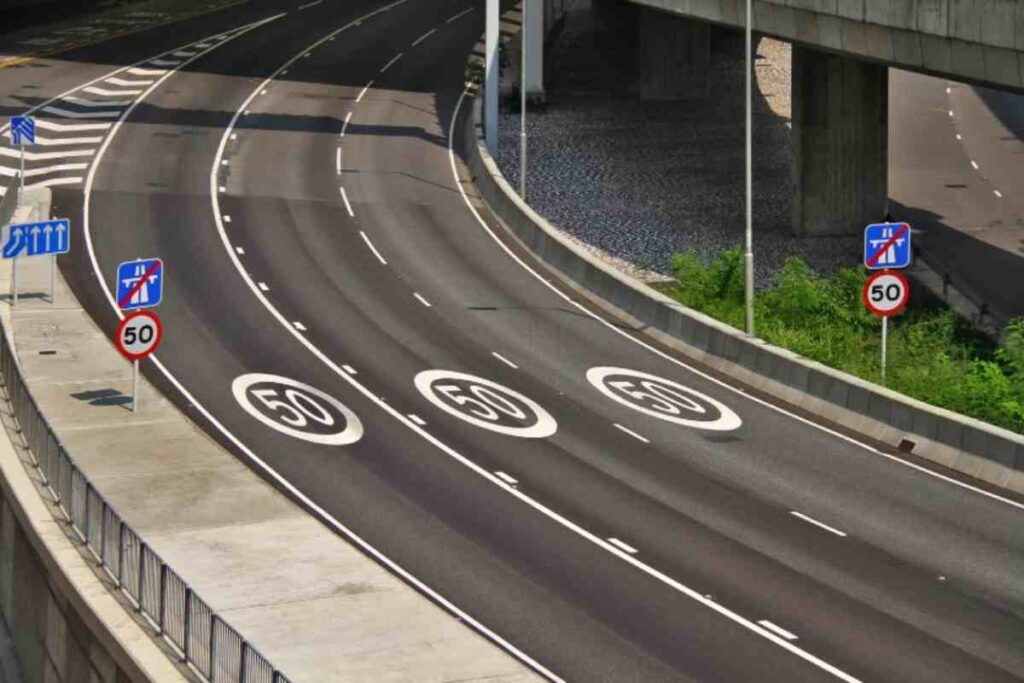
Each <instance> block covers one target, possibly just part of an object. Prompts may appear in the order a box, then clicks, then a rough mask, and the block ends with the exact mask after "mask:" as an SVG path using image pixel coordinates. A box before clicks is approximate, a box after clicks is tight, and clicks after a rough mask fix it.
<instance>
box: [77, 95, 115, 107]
mask: <svg viewBox="0 0 1024 683" xmlns="http://www.w3.org/2000/svg"><path fill="white" fill-rule="evenodd" d="M63 101H64V102H71V103H72V104H74V105H75V106H76V107H127V106H128V105H129V104H131V103H132V101H131V100H87V99H85V98H84V97H76V96H75V95H68V96H67V97H65V98H63Z"/></svg>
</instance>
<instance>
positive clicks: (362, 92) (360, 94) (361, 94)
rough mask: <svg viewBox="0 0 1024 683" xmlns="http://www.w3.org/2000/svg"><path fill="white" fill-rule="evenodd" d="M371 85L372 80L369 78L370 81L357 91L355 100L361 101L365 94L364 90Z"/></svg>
mask: <svg viewBox="0 0 1024 683" xmlns="http://www.w3.org/2000/svg"><path fill="white" fill-rule="evenodd" d="M372 85H373V80H372V79H371V80H370V82H369V83H367V84H366V85H365V86H364V87H363V89H362V91H361V92H360V93H359V97H357V98H356V102H361V101H362V99H363V96H364V95H365V94H366V92H367V91H368V90H369V89H370V86H372Z"/></svg>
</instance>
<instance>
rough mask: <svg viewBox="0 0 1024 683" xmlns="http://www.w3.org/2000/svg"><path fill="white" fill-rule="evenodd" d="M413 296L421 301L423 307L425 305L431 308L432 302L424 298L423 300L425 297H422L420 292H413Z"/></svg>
mask: <svg viewBox="0 0 1024 683" xmlns="http://www.w3.org/2000/svg"><path fill="white" fill-rule="evenodd" d="M412 295H413V296H414V297H416V298H417V299H419V302H420V303H421V304H423V305H424V306H426V307H427V308H430V302H429V301H427V300H426V299H424V298H423V295H422V294H420V293H419V292H413V293H412Z"/></svg>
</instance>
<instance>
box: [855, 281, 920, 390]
mask: <svg viewBox="0 0 1024 683" xmlns="http://www.w3.org/2000/svg"><path fill="white" fill-rule="evenodd" d="M862 297H863V299H864V306H865V307H866V308H867V309H868V310H869V311H870V312H871V313H873V314H875V315H877V316H879V317H880V318H881V319H882V384H883V385H884V384H885V379H886V369H887V365H888V352H889V318H890V317H891V316H894V315H898V314H900V313H901V312H902V311H903V309H905V308H906V307H907V303H909V301H910V281H909V280H907V278H906V277H905V276H904V275H903V274H902V273H897V272H896V271H892V270H883V271H879V272H877V273H872V274H871V275H869V276H868V279H867V280H866V281H865V282H864V291H863V292H862Z"/></svg>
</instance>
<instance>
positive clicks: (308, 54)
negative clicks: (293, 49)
mask: <svg viewBox="0 0 1024 683" xmlns="http://www.w3.org/2000/svg"><path fill="white" fill-rule="evenodd" d="M302 56H303V57H304V58H306V59H308V58H310V57H312V56H313V53H312V52H307V53H306V54H304V55H302Z"/></svg>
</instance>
